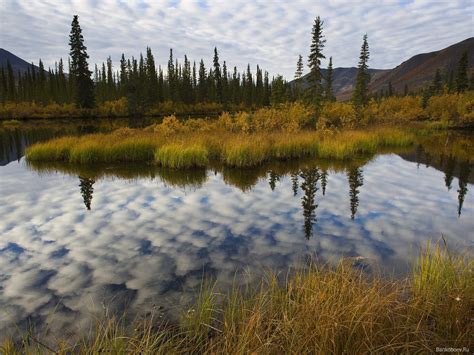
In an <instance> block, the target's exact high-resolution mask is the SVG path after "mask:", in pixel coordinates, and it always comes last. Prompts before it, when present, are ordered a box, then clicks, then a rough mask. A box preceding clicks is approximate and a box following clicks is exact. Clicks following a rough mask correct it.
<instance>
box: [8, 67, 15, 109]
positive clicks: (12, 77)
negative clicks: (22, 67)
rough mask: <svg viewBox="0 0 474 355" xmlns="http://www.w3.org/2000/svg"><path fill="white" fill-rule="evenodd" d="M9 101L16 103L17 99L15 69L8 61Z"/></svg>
mask: <svg viewBox="0 0 474 355" xmlns="http://www.w3.org/2000/svg"><path fill="white" fill-rule="evenodd" d="M7 90H8V95H7V101H15V99H16V86H15V75H14V74H13V67H12V65H11V63H10V61H9V60H8V59H7Z"/></svg>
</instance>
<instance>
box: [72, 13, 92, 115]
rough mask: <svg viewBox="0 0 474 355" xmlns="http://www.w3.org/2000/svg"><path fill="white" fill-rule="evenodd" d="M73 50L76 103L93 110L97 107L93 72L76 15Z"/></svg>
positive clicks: (73, 25)
mask: <svg viewBox="0 0 474 355" xmlns="http://www.w3.org/2000/svg"><path fill="white" fill-rule="evenodd" d="M69 45H70V47H71V50H70V52H69V55H70V57H71V71H70V78H71V79H72V80H73V88H74V94H75V101H76V105H77V106H78V107H84V108H91V107H94V105H95V98H94V83H93V81H92V79H91V74H92V73H91V71H90V70H89V65H88V63H87V59H88V58H89V56H88V54H87V52H86V50H87V47H86V46H85V45H84V37H83V36H82V30H81V27H80V25H79V20H78V16H77V15H74V17H73V20H72V23H71V33H70V35H69Z"/></svg>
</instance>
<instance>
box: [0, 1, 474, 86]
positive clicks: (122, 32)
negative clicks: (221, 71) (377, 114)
mask: <svg viewBox="0 0 474 355" xmlns="http://www.w3.org/2000/svg"><path fill="white" fill-rule="evenodd" d="M473 9H474V7H473V3H472V1H469V0H464V1H463V0H452V1H450V0H449V1H448V0H446V1H424V0H414V1H409V0H408V1H407V0H401V1H376V0H371V1H362V0H357V1H342V0H339V1H326V2H315V1H312V0H299V1H266V0H258V1H244V0H234V1H222V0H212V1H206V0H201V1H192V0H181V1H179V0H177V1H164V0H161V1H149V0H148V1H119V0H105V1H100V0H96V1H94V0H88V1H86V0H72V1H51V0H49V1H47V0H44V1H31V0H2V1H1V8H0V22H1V23H2V31H1V32H0V46H1V47H3V48H5V49H7V50H9V51H11V52H13V53H14V54H16V55H18V56H20V57H22V58H24V59H25V60H27V61H35V62H37V61H38V59H39V58H42V59H43V61H44V62H45V64H46V66H53V65H54V62H55V61H57V60H58V59H59V58H60V57H63V58H64V59H65V58H66V57H67V55H68V34H69V30H70V22H71V19H72V15H73V14H78V15H79V20H80V23H81V26H82V28H83V32H84V36H85V39H86V45H87V47H88V52H89V55H90V56H91V60H90V62H91V64H93V63H101V62H102V61H105V59H106V58H107V56H109V55H111V56H112V59H113V61H114V63H115V66H116V67H118V60H119V58H120V55H121V53H122V52H124V53H125V55H126V56H132V55H134V56H135V57H136V56H138V54H139V53H140V52H144V51H145V48H146V46H150V47H151V48H152V50H153V52H154V54H155V59H156V61H157V62H158V63H159V64H161V65H162V66H166V62H167V59H168V53H169V48H170V47H172V48H173V49H174V50H175V54H176V55H177V56H178V57H179V58H180V59H181V58H182V57H183V56H184V54H185V53H186V54H187V55H188V57H189V58H191V59H194V60H196V62H198V61H199V60H200V58H204V60H205V61H206V63H207V64H208V65H209V64H210V63H211V59H212V51H213V48H214V46H217V48H218V49H219V51H220V57H221V60H226V61H227V63H228V64H229V67H233V66H234V65H236V66H237V67H238V68H239V70H240V71H243V70H244V69H245V67H246V66H247V63H250V64H251V65H252V67H253V70H255V66H256V65H257V64H259V65H260V66H261V67H263V68H265V69H267V70H269V72H270V74H271V75H274V74H277V73H281V74H283V75H284V76H285V77H286V78H287V79H291V78H292V77H293V73H294V69H295V68H294V67H295V63H296V59H297V56H298V54H299V53H301V54H302V55H303V56H304V57H305V58H307V55H308V48H309V44H310V37H311V26H312V23H313V20H314V18H315V16H318V15H319V16H321V18H322V19H323V20H324V21H325V26H324V34H325V36H326V39H327V45H326V48H325V52H324V53H325V54H326V56H327V57H328V58H329V56H333V60H334V65H335V66H336V67H337V66H354V65H356V63H357V57H358V52H359V49H360V44H361V40H362V36H363V34H364V33H368V35H369V45H370V49H371V60H370V66H371V67H373V68H391V67H394V66H396V65H398V64H399V63H401V62H402V61H404V60H406V59H408V58H409V57H411V56H413V55H415V54H418V53H422V52H429V51H433V50H438V49H441V48H444V47H447V46H449V45H451V44H454V43H456V42H459V41H461V40H464V39H466V38H468V37H471V36H472V35H473V31H472V28H473V20H472V13H473Z"/></svg>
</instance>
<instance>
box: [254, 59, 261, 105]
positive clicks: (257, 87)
mask: <svg viewBox="0 0 474 355" xmlns="http://www.w3.org/2000/svg"><path fill="white" fill-rule="evenodd" d="M255 103H256V105H257V107H261V106H262V105H263V73H262V69H260V67H259V66H258V65H257V78H256V82H255Z"/></svg>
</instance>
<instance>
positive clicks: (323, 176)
mask: <svg viewBox="0 0 474 355" xmlns="http://www.w3.org/2000/svg"><path fill="white" fill-rule="evenodd" d="M327 185H328V171H327V170H326V169H323V172H322V173H321V189H322V190H323V196H324V195H326V186H327Z"/></svg>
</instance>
